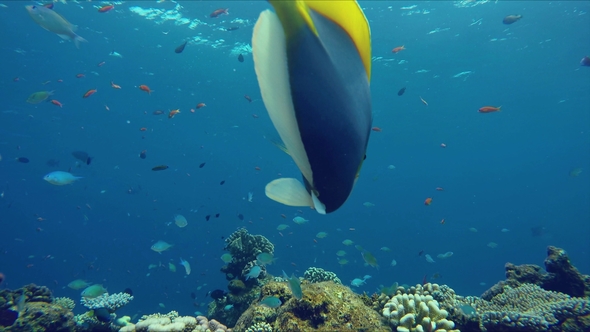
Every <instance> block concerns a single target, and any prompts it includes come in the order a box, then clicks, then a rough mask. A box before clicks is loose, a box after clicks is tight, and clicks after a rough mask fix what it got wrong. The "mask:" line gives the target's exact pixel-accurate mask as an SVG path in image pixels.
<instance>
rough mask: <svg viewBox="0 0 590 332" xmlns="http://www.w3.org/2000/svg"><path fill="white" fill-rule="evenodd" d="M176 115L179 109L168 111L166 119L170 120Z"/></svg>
mask: <svg viewBox="0 0 590 332" xmlns="http://www.w3.org/2000/svg"><path fill="white" fill-rule="evenodd" d="M178 113H180V109H177V110H172V111H170V113H168V119H172V118H173V117H174V116H175V115H176V114H178Z"/></svg>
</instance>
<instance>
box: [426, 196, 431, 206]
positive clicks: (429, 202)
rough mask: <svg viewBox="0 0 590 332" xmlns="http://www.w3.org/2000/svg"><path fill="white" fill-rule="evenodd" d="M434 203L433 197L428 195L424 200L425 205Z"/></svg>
mask: <svg viewBox="0 0 590 332" xmlns="http://www.w3.org/2000/svg"><path fill="white" fill-rule="evenodd" d="M431 203H432V198H430V197H428V198H427V199H425V200H424V205H430V204H431Z"/></svg>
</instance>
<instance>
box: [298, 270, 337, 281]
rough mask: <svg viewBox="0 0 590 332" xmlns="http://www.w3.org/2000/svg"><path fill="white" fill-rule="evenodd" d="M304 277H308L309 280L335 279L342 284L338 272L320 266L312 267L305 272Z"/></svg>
mask: <svg viewBox="0 0 590 332" xmlns="http://www.w3.org/2000/svg"><path fill="white" fill-rule="evenodd" d="M303 278H305V279H307V280H308V281H309V282H312V283H313V282H323V281H333V282H335V283H337V284H342V281H340V279H339V278H338V276H337V275H336V273H334V272H330V271H326V270H324V269H322V268H319V267H310V268H308V269H307V270H305V272H304V273H303Z"/></svg>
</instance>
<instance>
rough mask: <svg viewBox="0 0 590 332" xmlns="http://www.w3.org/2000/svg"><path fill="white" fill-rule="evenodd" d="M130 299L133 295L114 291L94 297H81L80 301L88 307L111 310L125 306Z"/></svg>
mask: <svg viewBox="0 0 590 332" xmlns="http://www.w3.org/2000/svg"><path fill="white" fill-rule="evenodd" d="M131 300H133V296H132V295H129V294H127V293H115V294H110V295H109V294H108V293H104V294H102V295H101V296H98V297H95V298H85V297H83V298H82V299H81V300H80V302H81V303H82V304H83V305H84V306H85V307H86V308H88V309H91V310H92V309H98V308H106V309H108V310H109V311H111V312H114V311H116V310H117V309H119V308H121V307H123V306H125V305H126V304H128V303H129V302H130V301H131Z"/></svg>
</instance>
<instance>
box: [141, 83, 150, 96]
mask: <svg viewBox="0 0 590 332" xmlns="http://www.w3.org/2000/svg"><path fill="white" fill-rule="evenodd" d="M139 90H141V91H145V92H147V93H148V95H151V94H152V90H150V87H149V86H147V85H143V84H142V85H140V86H139Z"/></svg>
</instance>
